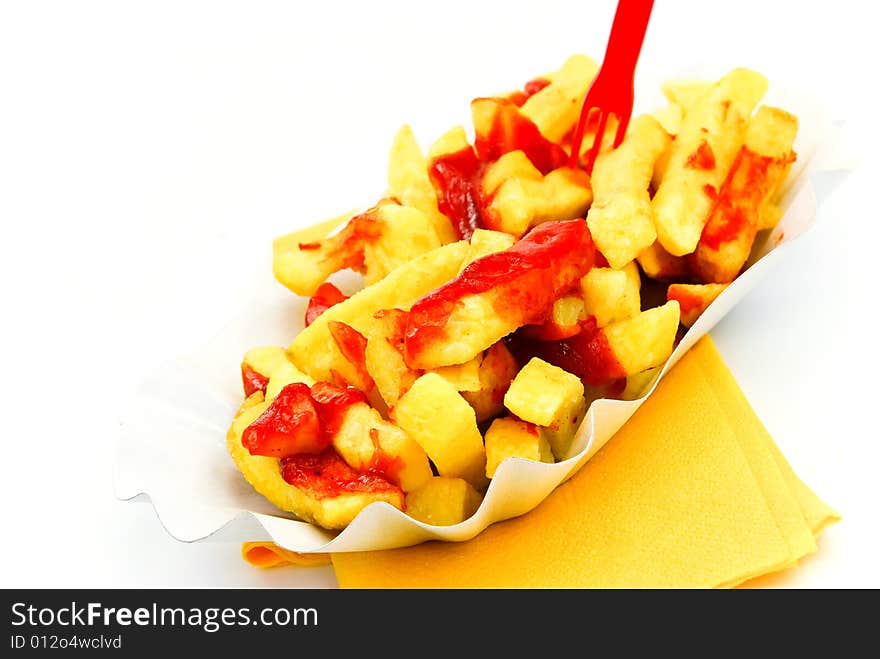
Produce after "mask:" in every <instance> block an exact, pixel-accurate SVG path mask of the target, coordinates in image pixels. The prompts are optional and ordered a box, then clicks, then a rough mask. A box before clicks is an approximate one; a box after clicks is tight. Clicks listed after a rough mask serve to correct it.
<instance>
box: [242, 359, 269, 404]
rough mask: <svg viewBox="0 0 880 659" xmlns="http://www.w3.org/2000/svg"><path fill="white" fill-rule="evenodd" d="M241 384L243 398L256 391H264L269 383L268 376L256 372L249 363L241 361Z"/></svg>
mask: <svg viewBox="0 0 880 659" xmlns="http://www.w3.org/2000/svg"><path fill="white" fill-rule="evenodd" d="M241 384H242V387H243V388H244V395H245V398H247V397H248V396H250V395H251V394H254V393H256V392H258V391H262V392H263V393H264V394H265V393H266V387H267V386H268V384H269V378H267V377H266V376H265V375H263V374H262V373H258V372H257V371H255V370H254V369H252V368H251V365H250V364H247V363H245V362H242V364H241Z"/></svg>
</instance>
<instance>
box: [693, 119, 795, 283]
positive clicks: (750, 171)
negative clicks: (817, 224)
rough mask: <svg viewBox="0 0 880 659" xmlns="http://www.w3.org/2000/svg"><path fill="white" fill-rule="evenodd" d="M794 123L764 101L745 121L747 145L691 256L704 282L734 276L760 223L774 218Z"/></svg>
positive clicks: (787, 167) (791, 159)
mask: <svg viewBox="0 0 880 659" xmlns="http://www.w3.org/2000/svg"><path fill="white" fill-rule="evenodd" d="M797 128H798V121H797V118H796V117H795V116H794V115H791V114H789V113H788V112H785V111H784V110H780V109H779V108H773V107H769V106H766V105H765V106H761V107H760V108H758V111H757V112H756V113H755V116H754V117H752V119H751V120H750V121H749V124H748V129H747V131H746V139H745V145H744V146H743V148H742V150H741V151H740V153H739V155H738V156H737V159H736V161H735V162H734V164H733V167H732V169H731V171H730V175H729V176H728V177H727V180H726V181H725V182H724V184H723V185H722V187H721V189H720V190H719V192H718V199H717V201H716V203H715V206H714V207H713V209H712V212H711V214H710V216H709V220H708V221H707V222H706V226H705V227H704V228H703V232H702V234H701V236H700V242H699V243H698V245H697V249H696V250H695V252H694V254H693V255H692V257H691V259H690V264H691V267H692V269H693V271H694V273H695V274H696V275H697V276H698V277H699V278H700V279H701V280H702V281H704V282H706V283H712V282H714V283H726V282H731V281H733V280H734V278H735V277H736V276H737V275H738V274H739V272H740V270H742V268H743V266H744V265H745V263H746V260H747V259H748V257H749V253H750V252H751V249H752V244H753V243H754V242H755V235H756V234H757V232H758V229H759V227H760V226H761V225H762V224H767V223H768V219H767V218H768V217H770V218H773V220H775V218H777V217H778V207H776V206H775V205H774V204H773V199H774V197H775V195H776V193H777V191H778V190H779V188H780V187H781V186H782V184H783V182H784V181H785V178H786V177H787V176H788V172H789V170H790V169H791V163H792V162H794V159H795V155H794V152H793V150H792V145H793V144H794V138H795V135H796V134H797ZM762 215H763V216H764V219H763V220H762ZM773 220H770V221H773Z"/></svg>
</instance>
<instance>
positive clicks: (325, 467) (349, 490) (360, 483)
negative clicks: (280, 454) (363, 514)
mask: <svg viewBox="0 0 880 659" xmlns="http://www.w3.org/2000/svg"><path fill="white" fill-rule="evenodd" d="M280 467H281V477H282V478H283V479H284V480H285V482H287V483H289V484H290V485H293V486H294V487H296V488H299V489H301V490H305V491H307V492H309V493H310V494H311V495H312V496H314V497H315V498H316V499H326V498H331V497H338V496H340V495H343V494H356V493H359V492H360V493H376V492H398V493H399V492H400V491H401V490H400V488H399V487H398V486H396V485H394V484H392V483H389V482H388V481H387V480H385V479H384V478H382V477H381V476H379V475H378V474H376V473H373V472H367V473H360V472H358V471H355V470H354V469H352V468H351V467H349V466H348V464H347V463H346V462H345V460H343V459H342V458H341V457H340V455H339V454H338V453H337V452H336V451H334V450H333V449H332V448H331V449H328V450H326V451H324V452H322V453H301V454H299V455H293V456H289V457H286V458H282V460H281V464H280Z"/></svg>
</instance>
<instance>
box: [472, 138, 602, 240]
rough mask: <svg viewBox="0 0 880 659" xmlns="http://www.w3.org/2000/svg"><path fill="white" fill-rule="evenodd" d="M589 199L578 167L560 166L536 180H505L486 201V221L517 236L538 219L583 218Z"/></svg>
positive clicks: (587, 181)
mask: <svg viewBox="0 0 880 659" xmlns="http://www.w3.org/2000/svg"><path fill="white" fill-rule="evenodd" d="M514 153H515V152H514ZM502 159H503V158H502ZM499 162H500V160H499ZM491 169H492V168H491V167H490V168H489V170H490V171H491ZM592 199H593V194H592V190H591V189H590V178H589V176H588V175H587V174H586V173H585V172H584V171H583V170H580V169H571V168H570V167H560V168H558V169H554V170H553V171H551V172H548V173H547V175H546V176H543V177H541V178H540V179H534V178H531V177H528V178H526V177H518V178H508V179H506V180H505V181H504V182H503V183H502V184H501V185H500V186H499V187H498V188H497V190H496V191H495V193H494V196H493V197H492V201H491V202H490V203H489V208H488V213H489V218H490V220H488V221H491V222H492V226H493V228H495V229H498V230H500V231H504V232H506V233H509V234H511V235H513V236H516V237H517V238H519V237H520V236H522V235H524V234H525V233H526V232H527V231H528V230H529V229H530V228H531V227H533V226H535V225H537V224H540V223H542V222H548V221H551V220H572V219H574V218H577V217H583V216H584V214H585V213H586V212H587V209H588V208H589V207H590V202H591V201H592Z"/></svg>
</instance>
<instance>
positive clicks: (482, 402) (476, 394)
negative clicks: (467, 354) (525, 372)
mask: <svg viewBox="0 0 880 659" xmlns="http://www.w3.org/2000/svg"><path fill="white" fill-rule="evenodd" d="M517 368H518V367H517V363H516V360H515V359H514V357H513V355H512V354H511V353H510V350H508V349H507V346H506V345H504V342H503V341H499V342H498V343H495V344H493V345H492V346H490V347H489V349H488V350H486V351H485V352H484V353H483V358H482V360H481V361H480V370H479V378H480V388H479V390H477V391H462V392H461V396H462V398H464V399H465V400H466V401H467V402H468V404H469V405H470V406H471V407H472V408H473V409H474V413H475V414H476V416H477V423H482V422H483V421H486V420H488V419H491V418H492V417H493V416H497V415H499V414H501V412H503V411H504V394H506V393H507V389H508V387H510V383H511V381H512V380H513V378H514V377H515V376H516V373H517Z"/></svg>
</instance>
